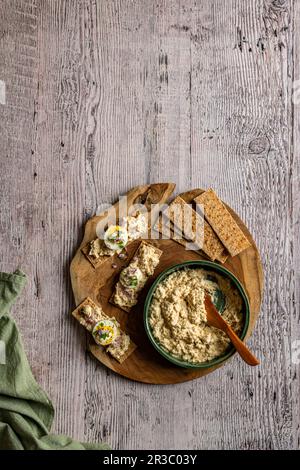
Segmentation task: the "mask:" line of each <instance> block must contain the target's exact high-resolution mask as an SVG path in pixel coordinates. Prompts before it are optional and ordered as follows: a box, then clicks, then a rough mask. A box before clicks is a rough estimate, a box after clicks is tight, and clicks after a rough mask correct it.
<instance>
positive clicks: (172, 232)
mask: <svg viewBox="0 0 300 470" xmlns="http://www.w3.org/2000/svg"><path fill="white" fill-rule="evenodd" d="M169 223H170V227H169V228H168V227H167V226H166V224H165V223H164V222H163V219H162V216H160V217H159V219H158V220H157V222H156V223H155V225H154V227H153V228H154V230H156V231H157V232H159V233H161V234H162V235H165V236H166V237H171V239H172V240H174V241H175V242H177V243H179V245H182V246H184V247H186V246H187V244H188V243H190V241H189V240H187V239H185V238H180V237H178V236H176V235H179V234H180V232H179V231H177V230H176V227H175V226H174V224H173V222H170V221H169ZM205 226H206V223H205V224H204V230H205ZM180 235H182V234H180ZM195 251H196V253H198V252H199V253H200V254H202V255H206V256H208V255H207V254H206V253H205V252H204V251H203V250H195ZM228 256H229V253H228V251H227V250H226V248H225V247H223V251H222V253H220V254H218V256H217V257H216V260H217V261H220V263H222V264H224V263H225V262H226V260H227V258H228Z"/></svg>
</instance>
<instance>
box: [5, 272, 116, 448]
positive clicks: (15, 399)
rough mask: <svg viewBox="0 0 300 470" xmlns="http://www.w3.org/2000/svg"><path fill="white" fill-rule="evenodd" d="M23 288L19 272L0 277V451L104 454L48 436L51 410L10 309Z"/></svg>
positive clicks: (71, 440) (23, 280) (68, 439)
mask: <svg viewBox="0 0 300 470" xmlns="http://www.w3.org/2000/svg"><path fill="white" fill-rule="evenodd" d="M25 284H26V275H25V274H24V273H22V272H21V271H19V270H18V271H15V272H14V273H13V274H7V273H0V449H1V450H3V449H15V450H59V449H61V450H85V449H92V450H103V449H109V447H108V446H107V445H106V444H83V443H80V442H77V441H74V440H73V439H71V438H69V437H67V436H63V435H53V434H50V428H51V424H52V421H53V418H54V409H53V405H52V403H51V401H50V400H49V398H48V397H47V395H46V393H45V392H44V391H43V390H42V389H41V388H40V387H39V385H38V384H37V383H36V381H35V379H34V377H33V375H32V372H31V369H30V366H29V363H28V361H27V358H26V354H25V352H24V348H23V344H22V341H21V338H20V335H19V332H18V328H17V326H16V324H15V322H14V320H13V319H12V318H11V317H10V316H9V311H10V308H11V306H12V305H13V304H14V302H15V301H16V299H17V297H18V296H19V294H20V293H21V291H22V289H23V287H24V285H25Z"/></svg>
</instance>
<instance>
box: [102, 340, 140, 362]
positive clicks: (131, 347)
mask: <svg viewBox="0 0 300 470" xmlns="http://www.w3.org/2000/svg"><path fill="white" fill-rule="evenodd" d="M136 348H137V345H136V344H135V343H134V342H133V341H131V340H130V344H129V346H128V349H127V350H126V351H125V353H124V354H123V355H122V356H121V357H118V356H115V355H114V354H113V352H112V351H111V350H110V347H108V348H107V352H109V354H110V355H111V356H112V357H113V358H114V359H115V360H116V361H118V362H119V363H120V364H122V363H123V362H124V361H125V360H126V359H127V357H129V356H130V354H132V353H133V351H135V350H136Z"/></svg>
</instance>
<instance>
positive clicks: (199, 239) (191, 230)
mask: <svg viewBox="0 0 300 470" xmlns="http://www.w3.org/2000/svg"><path fill="white" fill-rule="evenodd" d="M175 205H177V206H179V207H180V208H181V209H182V213H183V215H186V216H187V217H191V220H192V226H191V227H190V226H189V225H190V224H186V223H185V221H183V222H184V223H183V227H178V225H176V222H177V223H178V221H176V217H175V212H174V211H173V207H174V206H175ZM164 215H166V216H167V217H168V218H169V219H170V220H171V222H173V224H174V226H175V227H177V228H179V229H180V230H182V231H183V234H184V237H185V238H186V239H187V240H191V241H192V242H193V243H195V244H196V246H198V247H199V249H201V250H202V251H204V253H205V254H206V255H207V256H208V257H209V258H210V259H212V260H213V261H214V260H215V259H218V260H220V261H221V259H223V258H222V256H223V254H224V246H223V244H222V243H221V241H220V240H219V238H218V237H217V235H216V234H215V233H214V231H213V230H212V228H211V227H210V225H209V224H208V223H207V222H206V221H203V219H202V217H201V216H200V215H199V214H198V213H197V212H196V211H195V210H194V209H193V208H192V207H191V206H190V205H189V204H187V203H186V202H185V201H184V200H183V199H182V198H181V197H180V196H177V197H176V198H175V199H174V200H173V201H172V203H171V204H170V206H169V207H168V208H167V209H166V211H165V212H164ZM197 226H198V227H199V226H200V227H204V236H202V235H201V236H200V235H199V234H197V233H196V227H197Z"/></svg>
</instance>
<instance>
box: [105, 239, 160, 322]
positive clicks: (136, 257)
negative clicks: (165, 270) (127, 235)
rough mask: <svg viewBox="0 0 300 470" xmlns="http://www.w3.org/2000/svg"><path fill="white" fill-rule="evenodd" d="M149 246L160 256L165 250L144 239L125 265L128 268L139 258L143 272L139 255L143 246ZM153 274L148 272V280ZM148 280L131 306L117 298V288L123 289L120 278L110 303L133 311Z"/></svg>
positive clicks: (126, 310) (141, 268) (127, 310)
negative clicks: (121, 302)
mask: <svg viewBox="0 0 300 470" xmlns="http://www.w3.org/2000/svg"><path fill="white" fill-rule="evenodd" d="M147 246H148V247H150V248H151V250H153V251H154V252H156V253H157V254H158V256H159V258H160V257H161V255H162V253H163V252H162V251H161V250H160V249H159V248H157V247H156V246H154V245H152V243H149V242H148V241H146V240H142V241H141V242H140V243H139V245H138V247H137V249H136V250H135V252H134V254H133V256H132V257H131V259H130V260H129V262H128V264H127V266H125V267H126V268H127V267H128V266H130V265H131V263H132V262H135V261H136V260H137V261H138V265H137V267H138V268H139V269H140V270H141V271H142V272H143V267H142V266H140V265H139V256H140V254H139V253H140V252H141V250H142V248H143V247H147ZM140 261H141V260H140ZM156 267H157V265H156V266H155V267H154V270H155V268H156ZM123 269H124V268H123ZM154 270H153V273H154ZM153 273H152V274H153ZM152 274H146V277H147V280H148V278H149V277H150V276H152ZM147 280H146V281H145V283H144V284H143V286H142V288H141V289H140V290H139V291H138V292H137V296H136V299H135V303H133V304H132V305H130V306H128V305H125V304H120V303H119V302H117V301H116V300H115V294H116V290H117V289H119V288H120V289H121V283H120V281H119V280H118V281H117V283H116V286H115V290H114V292H113V294H112V296H111V298H110V300H109V301H110V303H112V304H113V305H116V306H117V307H120V308H121V309H122V310H124V311H125V312H128V313H129V312H130V311H131V309H132V308H133V307H134V306H135V305H136V304H137V302H138V294H139V292H140V291H141V290H142V289H143V287H144V285H145V284H146V282H147Z"/></svg>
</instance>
